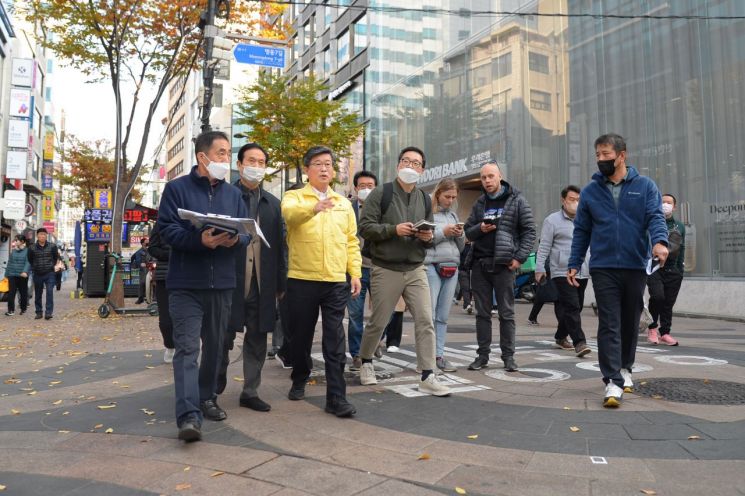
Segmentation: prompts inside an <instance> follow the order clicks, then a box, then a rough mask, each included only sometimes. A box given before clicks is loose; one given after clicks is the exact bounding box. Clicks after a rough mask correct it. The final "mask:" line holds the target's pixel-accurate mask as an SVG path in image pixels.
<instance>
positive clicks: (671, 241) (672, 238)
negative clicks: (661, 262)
mask: <svg viewBox="0 0 745 496" xmlns="http://www.w3.org/2000/svg"><path fill="white" fill-rule="evenodd" d="M682 244H683V234H681V232H680V231H678V225H677V224H675V225H674V227H673V228H672V229H671V230H669V231H668V233H667V250H668V252H669V254H668V258H670V259H677V258H678V254H679V253H680V246H681V245H682Z"/></svg>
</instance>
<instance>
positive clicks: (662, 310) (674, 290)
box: [647, 268, 683, 335]
mask: <svg viewBox="0 0 745 496" xmlns="http://www.w3.org/2000/svg"><path fill="white" fill-rule="evenodd" d="M682 283H683V274H681V273H680V272H678V271H677V270H665V269H664V268H663V269H660V270H658V271H657V272H655V273H654V274H652V275H651V276H649V278H648V279H647V287H648V288H649V313H650V314H652V319H653V320H652V324H650V326H649V327H650V328H651V329H654V328H655V327H657V324H658V323H659V327H660V334H662V335H664V334H670V326H671V325H672V323H673V307H674V306H675V300H677V299H678V292H679V291H680V285H681V284H682Z"/></svg>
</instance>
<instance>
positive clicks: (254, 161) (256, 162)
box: [243, 158, 266, 167]
mask: <svg viewBox="0 0 745 496" xmlns="http://www.w3.org/2000/svg"><path fill="white" fill-rule="evenodd" d="M243 163H244V164H248V165H250V166H251V167H254V166H257V165H258V166H259V167H266V160H257V159H255V158H247V159H246V160H244V161H243Z"/></svg>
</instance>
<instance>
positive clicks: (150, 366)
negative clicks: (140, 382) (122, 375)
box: [145, 365, 155, 369]
mask: <svg viewBox="0 0 745 496" xmlns="http://www.w3.org/2000/svg"><path fill="white" fill-rule="evenodd" d="M145 368H146V369H154V368H155V367H153V366H152V365H146V366H145Z"/></svg>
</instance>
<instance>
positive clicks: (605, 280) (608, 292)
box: [590, 269, 647, 388]
mask: <svg viewBox="0 0 745 496" xmlns="http://www.w3.org/2000/svg"><path fill="white" fill-rule="evenodd" d="M590 274H591V276H592V285H593V289H594V290H595V300H596V301H597V305H598V363H599V365H600V372H601V373H602V374H603V381H604V382H605V383H606V384H607V383H608V382H609V381H613V382H614V383H615V384H616V385H617V386H618V387H621V388H622V387H623V377H621V369H622V368H624V369H629V370H631V368H632V367H633V366H634V359H635V357H636V342H637V338H638V336H639V316H640V315H641V312H642V308H644V285H645V284H646V282H647V274H646V272H645V271H643V270H631V269H593V270H592V271H591V272H590Z"/></svg>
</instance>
